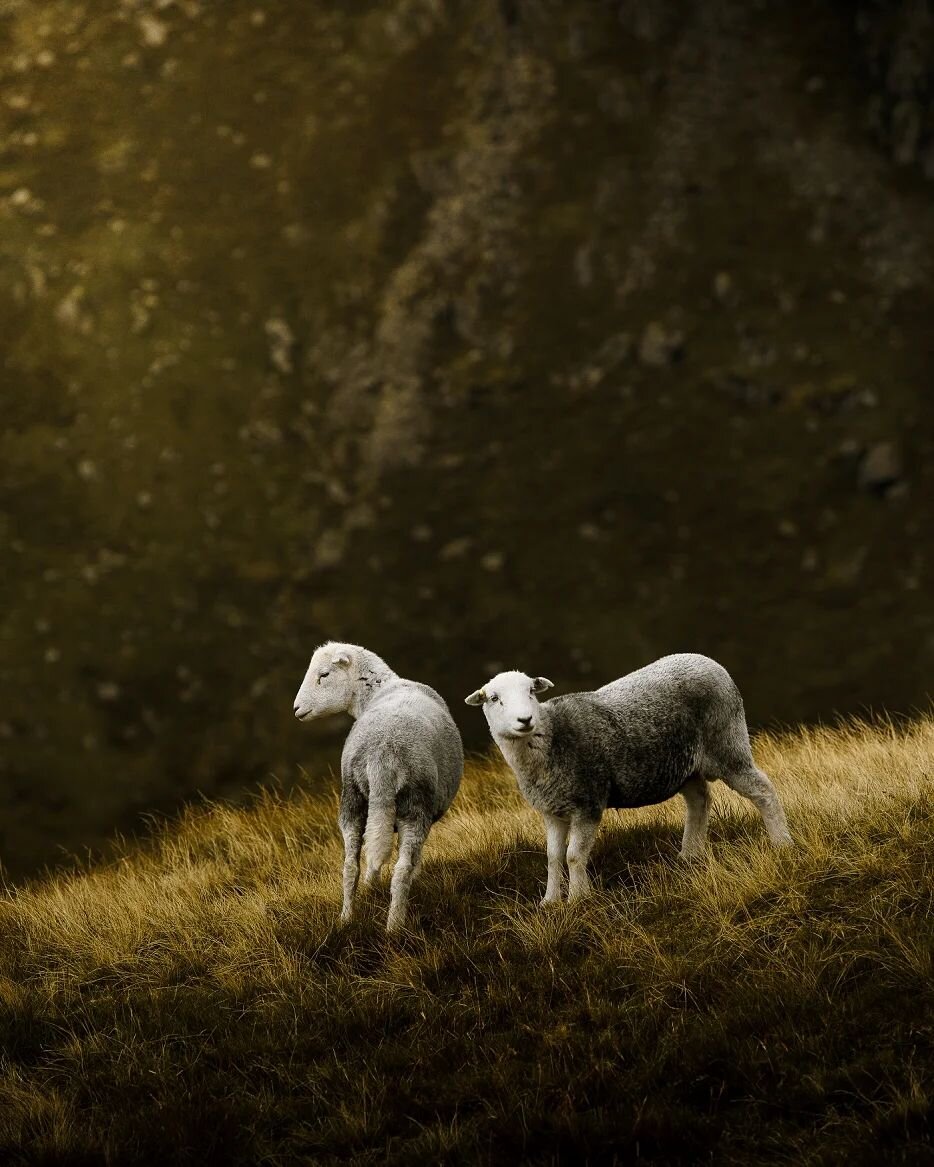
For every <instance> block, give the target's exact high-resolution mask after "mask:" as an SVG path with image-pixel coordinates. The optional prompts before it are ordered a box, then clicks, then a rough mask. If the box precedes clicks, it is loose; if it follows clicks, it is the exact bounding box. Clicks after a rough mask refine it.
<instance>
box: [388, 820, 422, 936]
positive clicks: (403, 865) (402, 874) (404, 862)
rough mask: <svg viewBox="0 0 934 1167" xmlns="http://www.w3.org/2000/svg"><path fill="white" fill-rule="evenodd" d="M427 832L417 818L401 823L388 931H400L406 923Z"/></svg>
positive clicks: (390, 898) (390, 892) (391, 890)
mask: <svg viewBox="0 0 934 1167" xmlns="http://www.w3.org/2000/svg"><path fill="white" fill-rule="evenodd" d="M427 834H428V830H427V828H426V827H425V826H424V825H423V824H422V823H420V822H418V821H417V820H416V821H411V820H410V821H408V822H400V823H399V857H398V859H397V860H396V865H395V867H394V868H393V872H392V883H391V884H390V891H389V916H388V917H387V919H386V931H387V932H398V931H399V929H400V928H401V927H402V926H403V925H404V924H405V916H406V910H407V908H408V903H409V891H410V890H411V887H412V881H413V880H414V879H415V873H416V871H418V870H419V869H420V868H421V863H422V847H423V846H424V844H425V837H426V835H427Z"/></svg>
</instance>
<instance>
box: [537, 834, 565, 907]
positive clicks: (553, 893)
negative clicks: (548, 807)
mask: <svg viewBox="0 0 934 1167" xmlns="http://www.w3.org/2000/svg"><path fill="white" fill-rule="evenodd" d="M542 818H544V820H545V838H546V840H547V846H548V883H547V885H546V887H545V896H544V899H543V900H542V903H543V904H554V903H559V902H560V901H561V899H562V898H563V897H564V853H565V850H566V849H567V842H568V826H569V824H568V822H567V820H566V819H559V818H555V816H554V815H553V814H545V815H542Z"/></svg>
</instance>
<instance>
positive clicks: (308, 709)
mask: <svg viewBox="0 0 934 1167" xmlns="http://www.w3.org/2000/svg"><path fill="white" fill-rule="evenodd" d="M353 659H354V653H353V645H350V644H322V645H321V647H320V648H316V649H315V652H314V655H313V656H312V658H311V663H310V664H309V666H308V672H307V673H305V679H304V680H303V681H302V683H301V687H300V688H299V690H298V692H297V693H296V694H295V707H294V708H295V716H296V717H297V718H298V720H299V721H311V720H313V719H314V718H315V717H327V716H328V714H331V713H347V712H348V711H349V710H350V705H351V702H352V701H353V698H354V693H355V688H354V670H353V668H352V665H353Z"/></svg>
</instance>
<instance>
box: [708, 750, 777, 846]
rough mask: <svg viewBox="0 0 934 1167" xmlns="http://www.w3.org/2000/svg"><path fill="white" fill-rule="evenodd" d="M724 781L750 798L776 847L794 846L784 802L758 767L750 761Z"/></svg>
mask: <svg viewBox="0 0 934 1167" xmlns="http://www.w3.org/2000/svg"><path fill="white" fill-rule="evenodd" d="M723 781H724V782H725V783H726V784H727V786H729V787H730V789H731V790H735V791H736V793H737V794H741V795H742V796H743V798H748V799H749V801H750V802H751V803H752V804H753V806H754V807H755V808H756V810H758V812H759V814H761V815H762V822H763V823H764V824H765V829H766V833H767V834H768V836H769V839H771V841H772V843H773V844H774V845H775V846H776V847H790V846H791V845H792V838H791V833H790V832H789V830H788V820H787V819H786V818H785V810H784V807H783V806H782V800H781V799H780V798H779V796H778V791H777V790H776V789H775V787H774V786H773V785H772V782H771V781H770V779H769V778H768V777H766V775H765V774H763V773H762V771H761V770H760V769H759V768H758V767H757V766H755V765H754V764H753V763H752V762H751V761H750V762H749V763H748V765H745V766H743V767H742V768H738V769H736V770H734V771H732V772H731V773H728V774H724V775H723Z"/></svg>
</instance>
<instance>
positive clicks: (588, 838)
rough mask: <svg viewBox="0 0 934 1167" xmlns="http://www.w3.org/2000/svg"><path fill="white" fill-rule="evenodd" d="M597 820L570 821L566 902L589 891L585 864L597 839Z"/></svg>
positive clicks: (575, 819)
mask: <svg viewBox="0 0 934 1167" xmlns="http://www.w3.org/2000/svg"><path fill="white" fill-rule="evenodd" d="M599 825H600V820H599V819H587V818H579V817H576V816H575V817H574V818H573V819H572V820H571V829H570V831H569V832H568V836H569V838H568V875H569V877H570V887H569V890H568V900H569V902H570V903H574V901H575V900H579V899H581V897H582V896H585V895H587V893H588V892H589V891H590V876H589V875H588V874H587V863H588V860H589V859H590V852H591V851H592V849H593V844H594V839H595V838H596V837H597V827H599Z"/></svg>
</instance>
